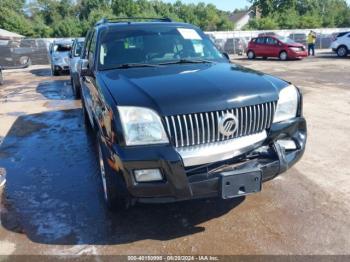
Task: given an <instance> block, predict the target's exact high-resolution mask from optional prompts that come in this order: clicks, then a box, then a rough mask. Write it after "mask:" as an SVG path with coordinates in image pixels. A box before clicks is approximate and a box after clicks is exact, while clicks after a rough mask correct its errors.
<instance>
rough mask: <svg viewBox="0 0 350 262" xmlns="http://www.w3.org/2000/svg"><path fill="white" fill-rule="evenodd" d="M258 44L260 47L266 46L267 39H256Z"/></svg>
mask: <svg viewBox="0 0 350 262" xmlns="http://www.w3.org/2000/svg"><path fill="white" fill-rule="evenodd" d="M256 43H257V44H259V45H264V44H265V37H259V38H257V39H256Z"/></svg>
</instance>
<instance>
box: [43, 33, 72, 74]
mask: <svg viewBox="0 0 350 262" xmlns="http://www.w3.org/2000/svg"><path fill="white" fill-rule="evenodd" d="M71 48H72V41H71V40H65V39H64V40H55V41H54V42H53V43H52V44H50V47H49V59H50V63H51V72H52V75H54V76H58V75H60V74H62V73H68V72H69V53H70V50H71Z"/></svg>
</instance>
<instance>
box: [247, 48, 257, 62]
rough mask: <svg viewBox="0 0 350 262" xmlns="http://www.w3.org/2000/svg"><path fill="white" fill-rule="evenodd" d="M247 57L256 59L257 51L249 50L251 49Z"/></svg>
mask: <svg viewBox="0 0 350 262" xmlns="http://www.w3.org/2000/svg"><path fill="white" fill-rule="evenodd" d="M247 57H248V59H250V60H252V59H254V58H255V53H254V51H252V50H249V51H248V52H247Z"/></svg>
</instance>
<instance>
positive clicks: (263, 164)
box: [110, 117, 307, 203]
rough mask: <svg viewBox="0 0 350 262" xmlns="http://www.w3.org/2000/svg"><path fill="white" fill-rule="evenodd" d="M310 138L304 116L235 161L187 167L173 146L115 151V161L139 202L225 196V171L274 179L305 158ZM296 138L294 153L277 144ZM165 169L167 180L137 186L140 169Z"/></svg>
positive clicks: (274, 131) (116, 148)
mask: <svg viewBox="0 0 350 262" xmlns="http://www.w3.org/2000/svg"><path fill="white" fill-rule="evenodd" d="M306 138H307V127H306V121H305V119H304V118H303V117H298V118H294V119H292V120H288V121H285V122H281V123H276V124H273V125H272V127H271V129H270V130H268V135H267V138H266V139H265V141H264V143H263V144H260V145H259V146H258V147H257V148H253V149H252V150H250V151H249V152H246V153H244V154H243V155H239V156H235V157H234V158H232V159H229V160H225V161H221V162H216V163H211V164H208V165H201V166H197V167H190V168H189V167H187V168H186V167H185V166H184V163H183V161H182V159H181V157H180V155H179V153H177V151H176V150H175V149H174V148H173V147H172V146H171V145H167V146H164V145H159V146H147V147H146V146H145V147H130V148H123V147H119V146H117V145H115V146H114V148H113V151H114V153H113V156H111V157H110V158H111V159H113V162H115V163H118V168H117V169H116V170H118V171H116V172H120V173H121V174H122V175H123V177H124V180H125V182H126V186H127V188H128V191H129V193H130V194H131V195H132V196H133V197H134V198H135V199H137V201H139V202H147V203H161V202H175V201H182V200H188V199H197V198H207V197H219V196H221V187H220V177H221V173H222V172H226V171H232V170H234V171H238V172H240V173H245V172H246V173H248V172H250V171H251V170H260V171H261V174H262V181H263V182H265V181H268V180H270V179H273V178H274V177H276V176H277V175H279V174H281V173H283V172H284V171H286V170H287V169H288V168H290V167H291V166H292V165H294V164H295V163H296V162H297V161H298V160H299V159H300V158H301V157H302V155H303V153H304V151H305V144H306ZM280 139H292V140H293V141H294V143H295V144H296V149H294V150H288V151H286V150H284V149H283V148H282V147H281V146H280V145H279V144H278V143H277V141H278V140H280ZM154 168H158V169H160V170H161V172H162V175H163V177H164V180H163V181H159V182H149V183H137V182H136V181H135V178H134V175H133V172H134V170H137V169H154Z"/></svg>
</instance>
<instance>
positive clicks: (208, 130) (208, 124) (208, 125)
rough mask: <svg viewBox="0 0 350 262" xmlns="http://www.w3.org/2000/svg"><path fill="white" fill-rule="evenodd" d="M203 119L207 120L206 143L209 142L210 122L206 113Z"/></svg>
mask: <svg viewBox="0 0 350 262" xmlns="http://www.w3.org/2000/svg"><path fill="white" fill-rule="evenodd" d="M205 121H206V122H207V143H209V142H210V122H209V117H208V113H205Z"/></svg>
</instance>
